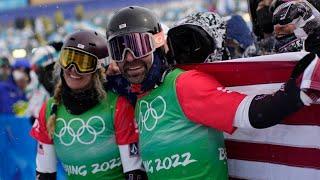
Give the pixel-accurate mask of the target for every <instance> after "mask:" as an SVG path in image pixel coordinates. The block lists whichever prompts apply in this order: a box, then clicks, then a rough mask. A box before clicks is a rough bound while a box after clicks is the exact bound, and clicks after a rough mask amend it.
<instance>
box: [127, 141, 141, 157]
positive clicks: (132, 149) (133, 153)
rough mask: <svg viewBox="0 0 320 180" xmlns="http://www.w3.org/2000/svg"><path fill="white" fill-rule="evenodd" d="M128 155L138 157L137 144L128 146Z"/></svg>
mask: <svg viewBox="0 0 320 180" xmlns="http://www.w3.org/2000/svg"><path fill="white" fill-rule="evenodd" d="M129 151H130V152H129V155H130V157H132V156H138V155H139V148H138V143H131V144H129Z"/></svg>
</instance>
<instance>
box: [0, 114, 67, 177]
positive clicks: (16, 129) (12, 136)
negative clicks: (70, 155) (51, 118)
mask: <svg viewBox="0 0 320 180" xmlns="http://www.w3.org/2000/svg"><path fill="white" fill-rule="evenodd" d="M31 127H32V125H31V123H30V120H29V118H19V117H15V116H13V115H8V114H0V180H11V179H12V180H13V179H14V180H30V179H36V153H37V147H36V141H35V140H34V139H33V138H31V136H30V135H29V131H30V129H31ZM57 169H58V170H57V171H58V172H57V180H64V179H66V178H65V173H64V171H63V167H62V165H61V164H60V163H59V164H58V165H57Z"/></svg>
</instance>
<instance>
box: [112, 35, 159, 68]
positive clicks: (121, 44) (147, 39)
mask: <svg viewBox="0 0 320 180" xmlns="http://www.w3.org/2000/svg"><path fill="white" fill-rule="evenodd" d="M164 42H165V38H164V33H163V31H161V32H159V33H157V34H151V33H145V32H144V33H130V34H123V35H119V36H116V37H113V38H111V39H109V40H108V49H109V53H110V56H111V58H112V59H113V60H115V61H117V62H121V61H123V60H124V58H125V55H126V52H127V51H129V52H131V54H132V55H133V57H134V58H135V59H139V58H142V57H144V56H147V55H150V54H151V53H153V52H154V51H155V49H157V48H159V47H161V46H163V45H164Z"/></svg>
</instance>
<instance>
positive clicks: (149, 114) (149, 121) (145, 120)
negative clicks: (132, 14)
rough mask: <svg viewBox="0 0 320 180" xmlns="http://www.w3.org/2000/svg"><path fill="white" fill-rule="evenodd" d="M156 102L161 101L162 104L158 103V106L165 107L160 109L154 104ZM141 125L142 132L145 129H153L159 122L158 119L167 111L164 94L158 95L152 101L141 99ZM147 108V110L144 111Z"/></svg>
mask: <svg viewBox="0 0 320 180" xmlns="http://www.w3.org/2000/svg"><path fill="white" fill-rule="evenodd" d="M154 103H160V105H156V106H157V107H161V105H162V106H163V109H161V110H160V111H159V108H158V111H157V109H156V108H155V106H154ZM139 107H140V110H139V117H138V118H139V127H140V133H142V131H143V129H145V130H147V131H152V130H153V129H154V128H155V127H156V125H157V123H158V120H159V119H161V118H162V117H163V115H164V113H165V112H166V109H167V104H166V101H165V100H164V99H163V97H162V96H158V97H156V98H155V99H154V100H152V101H151V102H150V103H149V102H147V101H144V100H141V101H140V103H139ZM143 110H145V112H142V111H143Z"/></svg>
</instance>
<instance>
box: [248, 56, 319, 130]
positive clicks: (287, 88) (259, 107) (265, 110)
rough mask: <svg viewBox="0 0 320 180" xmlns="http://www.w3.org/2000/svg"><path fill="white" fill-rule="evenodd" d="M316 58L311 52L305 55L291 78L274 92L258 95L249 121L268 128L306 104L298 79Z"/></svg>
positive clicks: (253, 125)
mask: <svg viewBox="0 0 320 180" xmlns="http://www.w3.org/2000/svg"><path fill="white" fill-rule="evenodd" d="M314 58H315V54H313V53H310V54H308V55H306V56H305V57H303V58H302V59H301V60H300V61H299V62H298V64H297V65H296V66H295V68H294V69H293V71H292V73H291V76H290V78H289V80H288V81H287V82H286V83H285V84H284V86H283V87H282V88H281V89H280V90H278V91H277V92H275V93H274V94H263V95H257V96H255V97H254V99H253V100H252V102H251V104H250V107H249V121H250V124H251V126H252V127H254V128H258V129H261V128H268V127H271V126H274V125H276V124H279V123H280V122H281V121H282V120H283V119H284V118H285V117H286V116H288V115H290V114H292V113H294V112H296V111H298V110H299V109H300V108H301V107H303V106H304V104H303V102H302V100H301V97H300V92H301V90H300V88H299V87H297V84H296V79H297V78H298V77H299V76H300V75H301V74H302V73H303V72H304V70H305V69H306V68H307V67H308V65H309V64H310V63H311V62H312V60H313V59H314Z"/></svg>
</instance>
